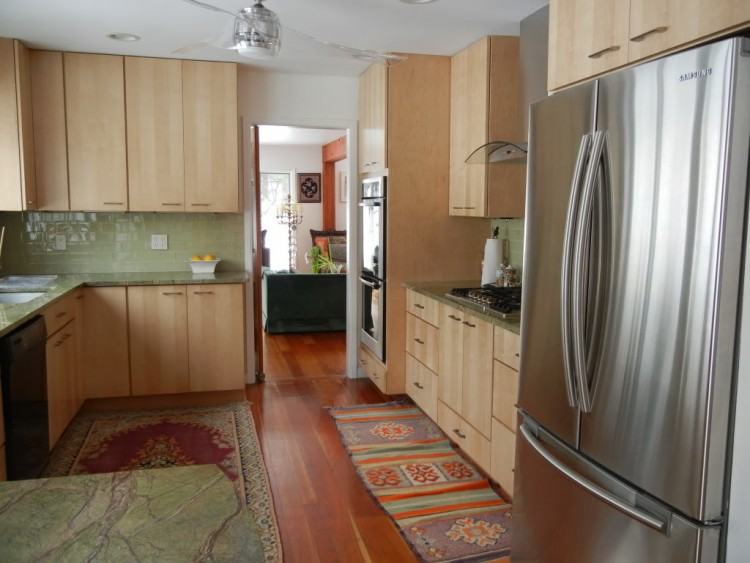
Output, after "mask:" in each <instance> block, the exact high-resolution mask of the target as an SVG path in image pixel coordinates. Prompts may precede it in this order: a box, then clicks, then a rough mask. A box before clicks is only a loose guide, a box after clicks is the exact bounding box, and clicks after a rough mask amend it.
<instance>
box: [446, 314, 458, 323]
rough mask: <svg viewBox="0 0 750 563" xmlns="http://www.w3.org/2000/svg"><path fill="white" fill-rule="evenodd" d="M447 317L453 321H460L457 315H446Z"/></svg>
mask: <svg viewBox="0 0 750 563" xmlns="http://www.w3.org/2000/svg"><path fill="white" fill-rule="evenodd" d="M448 318H449V319H453V320H454V321H458V322H461V319H460V318H458V317H457V316H456V315H448Z"/></svg>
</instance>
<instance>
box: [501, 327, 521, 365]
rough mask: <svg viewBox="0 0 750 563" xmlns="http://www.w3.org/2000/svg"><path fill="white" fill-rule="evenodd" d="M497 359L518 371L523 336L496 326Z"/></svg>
mask: <svg viewBox="0 0 750 563" xmlns="http://www.w3.org/2000/svg"><path fill="white" fill-rule="evenodd" d="M495 359H496V360H500V361H501V362H503V363H504V364H505V365H506V366H510V367H512V368H513V369H514V370H516V371H518V368H519V364H520V360H521V337H520V336H519V335H518V334H516V333H515V332H511V331H509V330H505V329H504V328H500V327H498V326H496V327H495Z"/></svg>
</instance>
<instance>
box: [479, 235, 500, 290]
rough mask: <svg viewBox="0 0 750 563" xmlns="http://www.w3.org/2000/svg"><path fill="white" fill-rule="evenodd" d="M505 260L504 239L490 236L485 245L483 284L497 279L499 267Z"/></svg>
mask: <svg viewBox="0 0 750 563" xmlns="http://www.w3.org/2000/svg"><path fill="white" fill-rule="evenodd" d="M502 262H503V245H502V241H501V240H500V239H497V238H488V239H487V242H486V243H485V245H484V261H483V262H482V285H484V284H486V283H495V282H496V281H497V269H498V268H499V267H500V265H501V264H502Z"/></svg>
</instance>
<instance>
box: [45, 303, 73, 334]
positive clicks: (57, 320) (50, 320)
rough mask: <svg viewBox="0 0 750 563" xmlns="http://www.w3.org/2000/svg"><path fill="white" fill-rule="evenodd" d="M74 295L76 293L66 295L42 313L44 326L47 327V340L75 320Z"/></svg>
mask: <svg viewBox="0 0 750 563" xmlns="http://www.w3.org/2000/svg"><path fill="white" fill-rule="evenodd" d="M75 295H77V293H74V294H71V295H67V296H65V297H63V298H62V299H60V300H59V301H55V302H54V303H53V304H52V305H50V306H49V307H46V308H45V309H44V310H43V311H42V316H43V317H44V324H45V325H46V326H47V338H49V337H50V336H52V335H53V334H55V333H56V332H57V331H58V330H60V329H61V328H62V327H63V326H65V325H66V324H67V323H69V322H70V321H71V320H73V319H74V318H75V310H76V300H75Z"/></svg>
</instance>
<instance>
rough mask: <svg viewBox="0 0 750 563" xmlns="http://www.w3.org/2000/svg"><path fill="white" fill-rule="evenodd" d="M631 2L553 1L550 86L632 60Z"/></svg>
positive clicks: (557, 85) (579, 78) (612, 0)
mask: <svg viewBox="0 0 750 563" xmlns="http://www.w3.org/2000/svg"><path fill="white" fill-rule="evenodd" d="M628 5H629V3H628V2H624V1H622V0H551V1H550V12H549V17H550V26H549V30H550V34H549V66H548V75H547V87H548V88H549V89H550V90H556V89H558V88H562V87H563V86H567V85H568V84H572V83H574V82H578V81H581V80H584V79H586V78H589V77H591V76H595V75H597V74H600V73H603V72H606V71H608V70H612V69H614V68H617V67H619V66H622V65H624V64H626V63H627V62H628V29H629V25H628V19H629V13H628V11H629V7H628Z"/></svg>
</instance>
